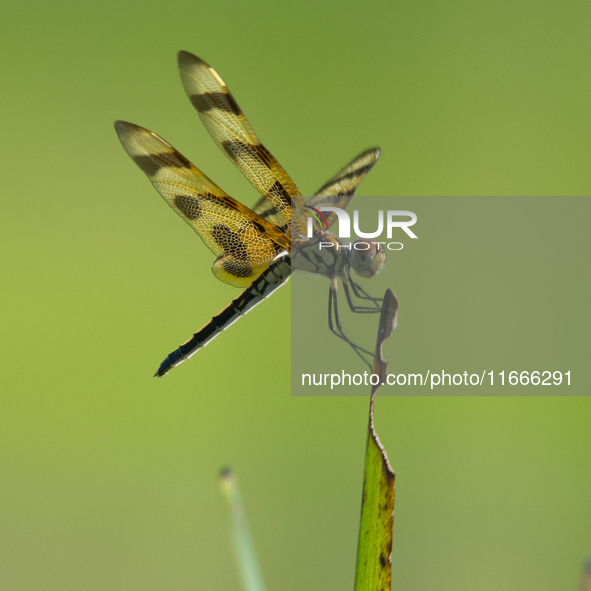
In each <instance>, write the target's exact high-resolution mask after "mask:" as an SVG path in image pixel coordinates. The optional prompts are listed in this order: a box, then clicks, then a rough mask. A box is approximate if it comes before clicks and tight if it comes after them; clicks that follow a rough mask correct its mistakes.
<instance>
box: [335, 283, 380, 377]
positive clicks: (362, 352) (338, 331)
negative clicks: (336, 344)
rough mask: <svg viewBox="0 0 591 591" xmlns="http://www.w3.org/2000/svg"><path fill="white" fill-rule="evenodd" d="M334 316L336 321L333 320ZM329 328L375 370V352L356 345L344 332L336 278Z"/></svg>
mask: <svg viewBox="0 0 591 591" xmlns="http://www.w3.org/2000/svg"><path fill="white" fill-rule="evenodd" d="M333 317H334V321H333ZM328 328H329V329H330V331H331V332H332V333H333V334H335V335H336V336H337V337H339V338H340V339H342V340H343V341H345V342H346V343H348V344H349V345H350V346H351V348H352V349H353V351H355V353H357V355H359V357H360V358H361V360H362V361H363V363H365V365H367V366H368V367H369V369H370V370H372V371H373V365H372V363H373V357H374V355H373V353H372V352H371V351H368V350H367V349H364V348H363V347H360V346H359V345H356V344H355V343H354V342H353V341H351V340H350V339H349V337H348V336H347V335H346V334H345V333H344V332H343V329H342V327H341V321H340V319H339V307H338V301H337V280H336V278H334V279H331V282H330V289H329V291H328ZM365 356H367V357H369V359H370V360H371V361H368V360H367V359H366V357H365Z"/></svg>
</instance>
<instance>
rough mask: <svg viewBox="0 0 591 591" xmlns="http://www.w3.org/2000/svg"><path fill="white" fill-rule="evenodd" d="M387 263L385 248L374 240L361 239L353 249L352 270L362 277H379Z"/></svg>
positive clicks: (354, 244) (356, 241)
mask: <svg viewBox="0 0 591 591" xmlns="http://www.w3.org/2000/svg"><path fill="white" fill-rule="evenodd" d="M385 262H386V253H385V252H384V247H383V246H382V245H381V244H378V243H377V242H374V241H373V240H368V239H367V238H359V239H357V240H355V242H354V243H353V248H352V249H351V268H352V269H353V271H355V273H357V275H359V276H360V277H365V278H366V279H371V278H372V277H374V276H375V275H377V274H378V273H379V272H380V271H381V270H382V269H383V268H384V263H385Z"/></svg>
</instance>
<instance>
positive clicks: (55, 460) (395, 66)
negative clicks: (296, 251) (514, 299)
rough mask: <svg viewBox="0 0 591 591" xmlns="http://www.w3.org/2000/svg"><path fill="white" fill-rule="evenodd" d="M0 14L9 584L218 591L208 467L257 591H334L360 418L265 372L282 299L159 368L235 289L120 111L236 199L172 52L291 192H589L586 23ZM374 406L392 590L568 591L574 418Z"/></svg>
mask: <svg viewBox="0 0 591 591" xmlns="http://www.w3.org/2000/svg"><path fill="white" fill-rule="evenodd" d="M0 12H1V14H0V17H1V18H0V33H1V34H0V46H1V49H2V59H1V60H0V79H1V80H2V89H3V90H2V93H1V97H0V101H1V109H0V117H1V130H2V134H3V139H4V144H5V148H4V150H3V154H4V156H3V158H2V173H3V179H4V185H3V199H2V204H3V208H2V210H3V214H2V216H1V219H0V224H1V228H0V229H1V233H0V240H1V241H2V254H3V257H2V259H3V269H4V271H3V277H4V281H3V288H2V290H1V294H2V295H1V297H2V305H1V306H0V314H1V316H2V318H1V323H2V332H3V338H2V342H1V345H0V347H1V348H2V351H1V355H0V359H1V362H0V363H1V373H0V375H1V376H2V378H1V380H2V381H1V393H2V398H1V410H0V424H1V425H0V481H1V485H0V544H1V548H2V550H1V552H0V564H1V566H0V572H1V573H2V574H1V577H2V583H1V586H2V588H3V589H10V590H37V589H44V590H53V589H59V590H66V589H72V590H79V589H85V590H94V589H97V590H98V589H110V590H118V589H121V590H123V589H126V590H131V589H138V590H139V589H142V590H144V591H146V590H165V589H166V590H168V589H195V588H196V589H220V590H222V589H236V588H237V587H238V577H237V573H236V569H235V566H234V561H233V558H232V555H231V545H230V541H229V535H228V527H227V520H226V515H225V513H224V509H223V504H222V502H221V500H220V495H219V493H218V486H217V482H216V474H217V471H218V469H219V468H220V467H221V466H222V465H224V464H231V465H232V466H233V467H234V468H235V470H236V471H237V473H238V476H239V479H240V482H241V487H242V493H243V497H244V500H245V503H246V506H247V509H248V511H249V516H250V521H251V525H252V529H253V534H254V537H255V540H256V543H257V546H258V552H259V555H260V559H261V563H262V569H263V572H264V574H265V577H266V580H267V584H268V588H269V589H270V590H273V589H279V588H281V589H284V590H291V589H293V590H300V589H326V590H328V589H334V590H337V589H339V590H340V589H346V588H352V585H353V570H354V558H355V549H356V538H357V527H358V515H359V509H360V496H361V478H362V464H363V454H364V445H365V429H366V423H367V408H368V401H367V400H364V399H363V398H336V399H335V398H314V397H312V398H304V397H302V398H292V397H291V396H290V395H289V388H288V385H287V381H286V382H285V384H282V383H281V381H279V382H277V381H275V380H276V378H277V377H281V376H287V374H288V372H289V343H290V339H289V326H290V320H289V309H290V308H289V306H290V292H289V290H288V289H285V290H281V291H280V292H279V293H278V294H277V295H275V296H274V297H273V298H271V299H270V300H269V301H268V302H266V303H265V304H264V305H262V306H261V307H259V308H257V310H255V311H253V312H252V313H251V314H249V316H248V317H247V318H245V319H243V320H241V321H240V322H239V323H237V324H236V325H235V326H233V327H232V328H231V330H230V331H228V333H225V334H224V335H222V336H220V338H219V339H217V340H216V341H215V343H212V344H211V345H210V346H209V347H207V348H206V349H205V350H203V351H201V352H200V353H199V354H198V355H197V356H196V357H195V358H193V359H192V360H191V361H190V362H187V363H186V364H184V365H183V366H182V367H181V368H179V369H176V370H175V371H174V372H173V373H171V375H169V376H167V377H166V378H164V379H162V380H155V379H153V378H152V374H153V373H154V371H155V370H156V368H157V366H158V364H159V363H160V362H161V361H162V359H163V358H164V357H165V356H166V355H167V354H168V353H169V352H170V351H172V350H173V349H174V348H175V347H176V346H177V345H178V344H179V343H180V342H182V341H183V340H185V339H186V338H188V337H189V336H190V334H191V333H192V332H193V331H194V330H196V329H197V328H199V327H200V326H201V325H202V324H203V323H204V322H205V321H207V320H208V319H209V318H210V316H211V315H212V314H214V313H216V312H218V311H219V310H220V309H221V308H222V307H223V306H225V305H226V303H227V302H228V301H229V300H230V299H231V298H232V297H234V296H235V295H237V290H234V289H233V288H230V287H228V286H225V285H223V284H221V283H220V282H218V281H216V280H215V279H214V277H213V276H212V274H211V273H210V271H209V267H210V266H211V263H212V257H211V254H210V253H209V251H208V250H207V249H206V248H205V247H204V246H203V245H202V244H201V243H200V241H199V239H198V238H197V237H196V236H195V235H194V234H193V232H192V231H191V230H190V229H189V228H188V226H186V225H185V224H183V223H182V222H181V220H179V219H178V217H177V216H176V215H174V214H173V213H172V212H171V211H169V209H168V208H167V206H166V204H165V203H164V202H163V201H162V199H161V198H160V197H159V196H158V195H157V194H156V192H155V191H154V190H153V189H152V188H151V186H150V184H149V183H148V181H147V180H146V179H145V178H144V177H143V175H142V173H141V172H140V171H139V170H138V169H137V167H135V166H134V165H133V163H132V162H131V161H130V159H129V158H128V156H127V155H126V154H125V152H124V151H123V149H122V147H121V146H120V144H119V142H118V140H117V137H116V134H115V132H114V130H113V127H112V124H113V121H114V120H116V119H125V120H128V121H131V122H133V123H137V124H139V125H142V126H145V127H147V128H149V129H151V130H153V131H155V132H157V133H158V134H160V135H162V136H163V137H164V138H165V139H167V140H168V141H169V142H171V143H172V144H173V145H174V146H175V147H176V148H178V149H179V150H180V151H181V152H182V153H183V154H185V155H186V156H187V157H188V158H189V159H191V160H192V161H193V162H194V163H195V164H196V165H197V166H199V168H201V169H202V170H203V171H204V172H205V173H206V174H208V175H209V176H210V177H211V178H212V179H214V180H215V181H216V182H217V183H219V184H220V185H221V186H222V187H223V188H224V189H225V190H226V191H227V192H229V193H230V194H232V195H235V196H237V197H239V198H240V199H242V200H243V201H244V202H245V203H247V204H251V203H253V202H254V201H255V199H256V194H255V192H254V189H252V188H251V187H249V186H248V183H247V182H246V181H245V180H244V179H243V178H242V177H241V176H240V174H239V173H238V171H237V170H235V169H234V167H233V166H232V165H231V163H230V162H229V161H227V160H226V159H225V158H224V156H223V155H222V154H221V153H220V152H219V150H217V148H216V147H215V145H214V144H213V142H212V141H211V140H210V138H209V137H208V136H207V133H206V132H205V130H204V129H203V128H202V126H201V124H200V122H199V120H198V117H197V115H196V113H195V112H194V110H193V109H192V107H191V105H190V103H189V101H188V99H187V98H186V96H185V94H184V92H183V89H182V86H181V83H180V79H179V75H178V72H177V68H176V57H175V56H176V52H177V51H178V50H180V49H185V50H188V51H192V52H194V53H196V54H198V55H200V56H201V57H203V58H204V59H206V60H207V61H209V62H210V63H211V64H212V65H213V66H214V67H215V68H216V69H217V70H218V71H219V72H220V74H221V75H222V76H223V78H224V79H225V80H226V82H227V83H228V84H229V86H230V88H231V89H232V91H233V92H234V94H235V96H236V98H237V100H238V102H239V103H240V105H241V106H242V108H243V109H244V111H245V112H246V114H247V116H248V117H249V119H250V121H251V123H252V124H253V126H254V127H255V129H256V130H257V133H258V134H259V136H260V137H261V138H262V140H263V141H264V142H265V144H266V145H267V147H268V148H269V149H270V150H271V151H272V152H273V153H274V154H275V156H277V158H278V159H279V160H280V162H281V163H282V164H283V166H284V167H285V168H286V169H287V170H288V171H289V173H290V174H291V175H292V177H293V178H294V179H295V181H296V182H297V184H298V186H299V187H300V188H301V190H302V191H303V192H304V193H309V192H311V191H313V190H314V189H316V188H317V187H318V186H320V185H321V184H322V183H323V182H324V181H325V180H326V179H327V178H328V177H329V176H331V175H332V174H334V172H336V170H338V168H339V167H340V166H342V165H343V164H345V162H347V161H348V160H349V159H350V158H352V157H353V156H354V155H355V154H357V153H358V152H359V151H360V150H362V149H364V148H367V147H369V146H373V145H376V144H377V145H380V146H381V147H382V149H383V156H382V159H381V161H380V163H379V164H378V165H377V166H376V169H375V171H373V172H372V174H371V176H370V177H368V179H367V181H366V183H365V184H364V185H363V186H362V190H361V194H367V195H371V194H377V195H391V194H394V195H588V194H589V193H590V192H591V177H590V174H589V161H590V157H591V149H590V146H589V135H590V134H589V131H590V125H591V114H590V112H589V105H590V104H591V101H590V94H591V93H590V91H591V84H590V82H589V74H588V64H589V62H590V58H591V46H590V38H589V26H590V24H591V18H590V17H591V14H590V12H591V6H590V5H589V3H588V2H582V1H581V2H573V1H570V2H569V1H567V2H562V3H557V2H548V1H542V2H526V1H517V2H515V1H513V2H508V1H505V2H462V1H457V0H454V1H451V2H445V3H441V2H435V1H433V0H430V1H423V2H414V3H401V2H394V3H388V2H385V1H382V2H369V3H359V2H355V3H353V2H340V3H336V2H333V3H329V2H318V1H310V0H304V1H302V2H300V3H298V4H295V3H294V4H283V3H276V2H268V1H255V2H251V3H246V2H230V3H218V2H207V3H199V2H186V1H184V0H181V1H179V2H176V3H173V4H168V5H167V4H165V3H162V2H158V3H157V2H151V1H148V2H142V3H131V2H130V3H123V2H113V1H106V2H102V3H92V4H89V3H81V2H66V1H61V2H56V3H49V2H35V1H30V2H18V3H17V2H15V1H13V0H8V1H6V0H5V1H4V2H3V4H2V7H1V8H0ZM562 305H565V306H568V302H565V303H563V304H562ZM581 321H583V319H581ZM427 328H428V327H427ZM571 345H572V343H570V344H569V343H565V347H568V346H571ZM451 346H453V343H451V344H450V347H451ZM376 412H377V417H376V424H377V428H378V432H379V434H380V436H381V438H382V441H383V442H384V444H385V446H386V448H387V450H388V452H389V455H390V458H391V461H392V463H393V465H394V467H395V469H396V471H397V497H396V510H395V520H394V551H393V557H392V560H393V580H394V587H395V588H397V589H409V590H410V589H413V590H418V589H432V588H437V589H440V590H448V589H449V590H452V589H453V590H454V591H456V590H459V589H466V590H468V589H474V588H478V589H480V590H489V589H490V590H492V589H495V590H496V589H500V588H502V589H520V590H528V589H532V590H534V589H535V590H536V591H540V590H545V589H548V590H550V589H558V588H560V589H576V588H577V585H578V578H579V570H580V563H581V560H582V558H583V556H584V555H585V554H586V553H589V552H591V494H590V492H591V470H590V469H589V467H590V465H591V464H590V460H591V433H590V420H589V419H590V416H591V399H589V398H560V399H557V398H511V397H502V398H449V397H444V398H384V399H380V400H378V404H377V409H376Z"/></svg>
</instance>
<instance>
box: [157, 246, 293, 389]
mask: <svg viewBox="0 0 591 591" xmlns="http://www.w3.org/2000/svg"><path fill="white" fill-rule="evenodd" d="M290 275H291V259H290V257H289V256H285V257H283V258H281V259H279V260H278V261H277V262H275V263H273V264H272V265H270V266H269V268H268V269H266V270H265V271H264V273H262V274H261V276H260V277H258V278H257V279H256V280H255V281H253V282H252V283H251V285H250V286H249V287H247V288H246V289H245V290H244V291H243V292H242V293H241V294H240V295H239V296H238V297H237V298H236V299H234V300H232V301H231V302H230V304H229V305H228V306H226V307H225V308H224V309H223V310H222V311H221V312H220V313H219V314H217V315H216V316H214V317H213V318H212V319H211V320H210V321H209V322H208V323H207V324H206V325H205V326H204V327H203V328H201V329H200V330H198V331H197V332H196V333H195V334H194V335H193V336H192V337H191V338H190V339H189V340H188V341H187V342H186V343H183V344H182V345H181V346H180V347H179V348H178V349H177V350H176V351H173V352H172V353H171V354H170V355H169V356H168V357H167V358H166V359H165V360H164V361H163V362H162V363H161V365H160V367H159V368H158V371H157V372H156V373H155V374H154V377H159V378H160V377H162V376H163V375H165V374H167V373H168V371H169V370H170V369H172V368H173V367H176V366H177V365H179V364H181V363H182V362H183V361H185V359H189V358H190V357H192V356H193V355H195V353H197V351H199V349H201V348H203V347H205V345H207V344H208V343H210V342H211V341H212V340H213V339H215V337H217V336H218V335H219V334H220V333H221V332H222V331H223V330H226V329H227V328H228V327H229V326H231V325H232V324H234V322H236V320H238V319H239V318H240V317H241V316H244V315H245V314H247V313H248V312H250V310H252V309H253V308H254V307H255V306H256V305H257V304H259V303H260V302H262V301H263V300H265V299H267V298H268V297H269V296H270V295H271V294H272V293H274V292H275V290H277V288H279V287H281V286H282V285H283V284H285V283H286V282H287V280H288V279H289V276H290Z"/></svg>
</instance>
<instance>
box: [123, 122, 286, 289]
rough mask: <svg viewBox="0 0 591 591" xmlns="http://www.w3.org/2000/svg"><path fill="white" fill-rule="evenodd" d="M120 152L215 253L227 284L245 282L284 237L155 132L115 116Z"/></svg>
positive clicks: (261, 267) (275, 252) (270, 258)
mask: <svg viewBox="0 0 591 591" xmlns="http://www.w3.org/2000/svg"><path fill="white" fill-rule="evenodd" d="M115 129H116V130H117V134H118V135H119V139H120V140H121V143H122V144H123V147H124V148H125V150H126V152H127V153H128V154H129V155H130V156H131V158H132V160H133V161H134V162H135V163H136V164H137V165H138V166H139V167H140V168H141V169H142V170H143V171H144V173H145V174H146V176H147V177H148V178H149V179H150V181H151V182H152V184H153V185H154V187H155V188H156V190H157V191H158V192H159V193H160V195H162V197H164V199H165V200H166V202H167V203H168V205H170V207H172V208H173V209H174V210H175V211H176V212H177V213H178V214H179V215H180V216H181V217H182V218H183V219H184V220H185V221H186V222H187V223H188V224H189V225H190V226H191V227H192V228H193V229H194V230H195V231H196V232H197V233H198V234H199V236H200V237H201V239H202V240H203V242H205V244H206V245H207V246H208V248H209V249H210V250H211V251H212V252H213V253H214V254H215V255H216V256H217V259H216V262H215V263H214V265H213V267H212V271H213V273H214V275H215V276H216V277H217V278H218V279H220V280H221V281H224V282H225V283H229V284H230V285H234V286H236V287H246V286H248V285H250V284H251V283H252V282H253V281H254V280H255V279H256V278H257V277H258V276H259V275H260V274H261V273H262V272H263V271H264V270H265V269H266V268H267V267H268V266H269V264H270V263H271V262H272V261H273V260H274V259H275V257H276V256H277V255H278V254H279V253H280V252H282V251H284V250H289V247H290V240H289V238H288V237H287V236H286V235H285V234H284V233H283V232H281V231H280V230H279V229H278V228H276V227H275V226H273V225H272V224H271V223H269V222H268V221H267V220H265V219H263V218H261V217H260V216H258V215H257V214H255V213H254V212H252V211H251V210H250V209H248V207H246V206H245V205H242V204H241V203H240V202H238V201H236V200H235V199H233V198H232V197H229V196H228V195H226V193H224V191H222V189H220V188H219V187H218V186H217V185H216V184H215V183H214V182H212V181H211V180H210V179H208V178H207V177H206V176H205V175H204V174H203V173H202V172H201V171H200V170H198V169H197V168H196V167H195V166H193V165H192V164H191V163H190V162H189V161H188V160H187V159H186V158H185V157H184V156H183V155H182V154H180V153H179V152H177V151H176V150H175V149H174V148H173V147H172V146H171V145H170V144H168V143H167V142H165V141H164V140H163V139H162V138H161V137H159V136H157V135H156V134H155V133H152V132H151V131H148V130H147V129H144V128H143V127H139V126H137V125H133V124H132V123H126V122H125V121H117V122H116V123H115Z"/></svg>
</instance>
